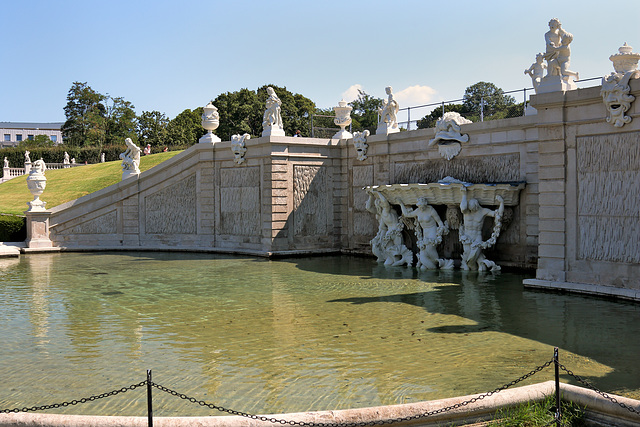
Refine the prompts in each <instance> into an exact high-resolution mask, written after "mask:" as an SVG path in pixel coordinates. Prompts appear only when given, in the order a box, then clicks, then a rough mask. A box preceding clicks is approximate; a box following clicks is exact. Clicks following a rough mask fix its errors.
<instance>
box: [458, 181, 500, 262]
mask: <svg viewBox="0 0 640 427" xmlns="http://www.w3.org/2000/svg"><path fill="white" fill-rule="evenodd" d="M460 190H461V191H462V201H461V202H460V211H461V212H462V216H463V222H462V225H461V226H460V242H461V243H462V246H463V248H464V252H463V254H462V269H463V270H478V271H486V270H487V269H490V270H492V271H496V270H500V266H498V265H497V264H496V263H495V262H493V261H489V260H488V259H487V258H486V257H485V256H484V254H483V253H482V250H483V249H487V248H489V247H491V246H493V245H494V244H495V243H496V240H497V239H498V236H499V235H500V228H501V227H502V213H503V212H504V200H503V199H502V197H500V196H498V195H496V200H497V201H498V202H499V203H500V206H499V207H498V209H497V210H495V211H492V210H491V209H487V208H484V207H482V206H480V203H479V202H478V201H477V200H476V199H471V200H468V201H467V189H466V187H464V186H463V187H461V188H460ZM486 217H493V218H494V226H493V232H492V234H491V237H490V238H489V240H487V241H482V225H483V223H484V219H485V218H486Z"/></svg>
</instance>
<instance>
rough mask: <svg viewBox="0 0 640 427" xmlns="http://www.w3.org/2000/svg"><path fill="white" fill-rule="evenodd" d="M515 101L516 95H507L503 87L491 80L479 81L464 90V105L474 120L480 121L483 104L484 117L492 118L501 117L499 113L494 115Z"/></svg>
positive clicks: (486, 118)
mask: <svg viewBox="0 0 640 427" xmlns="http://www.w3.org/2000/svg"><path fill="white" fill-rule="evenodd" d="M515 102H516V100H515V98H514V97H512V96H510V95H505V94H504V91H503V90H502V89H500V88H499V87H497V86H496V85H494V84H493V83H489V82H478V83H476V84H474V85H471V86H469V87H468V88H467V89H465V91H464V101H463V105H464V106H465V107H466V108H467V110H468V111H469V113H470V114H471V115H472V117H468V118H469V119H470V120H473V121H480V120H479V119H480V112H481V110H480V109H481V104H482V113H483V116H484V119H485V120H491V119H492V118H493V119H495V118H501V117H500V116H499V115H498V116H496V117H493V116H494V115H496V113H499V112H502V111H504V110H506V109H508V108H509V107H510V106H512V105H514V104H515Z"/></svg>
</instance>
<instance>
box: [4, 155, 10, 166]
mask: <svg viewBox="0 0 640 427" xmlns="http://www.w3.org/2000/svg"><path fill="white" fill-rule="evenodd" d="M4 167H5V168H8V167H9V159H7V158H6V157H5V158H4Z"/></svg>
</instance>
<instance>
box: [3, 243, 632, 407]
mask: <svg viewBox="0 0 640 427" xmlns="http://www.w3.org/2000/svg"><path fill="white" fill-rule="evenodd" d="M523 278H526V276H524V275H518V274H510V273H502V274H498V275H492V274H485V275H480V274H477V273H463V272H459V271H455V272H442V271H440V272H418V271H416V270H414V269H406V268H385V267H384V266H379V265H378V264H376V263H375V262H374V261H373V260H371V259H368V258H356V257H346V256H343V257H338V256H336V257H317V258H296V259H284V260H267V259H261V258H251V257H239V256H224V255H211V254H191V253H153V252H140V253H128V252H119V253H64V254H40V255H35V254H34V255H27V256H21V257H20V258H19V259H0V314H1V316H2V317H1V319H3V321H2V323H1V326H0V378H2V383H1V385H0V410H2V409H11V408H16V407H19V408H22V407H30V406H40V405H47V404H53V403H59V402H64V401H70V400H74V399H75V400H77V399H80V398H84V397H89V396H91V395H97V394H100V393H104V392H108V391H111V390H114V389H119V388H121V387H125V386H129V385H131V384H135V383H139V382H141V381H144V380H145V379H146V370H147V369H151V370H152V374H153V381H154V382H156V383H159V384H161V385H163V386H165V387H168V388H170V389H173V390H176V391H178V392H179V393H184V394H186V395H188V396H193V397H194V398H196V399H198V400H204V401H206V402H210V403H214V404H216V405H219V406H223V407H226V408H230V409H233V410H239V411H246V412H251V413H282V412H297V411H306V410H324V409H344V408H356V407H366V406H376V405H389V404H397V403H409V402H416V401H421V400H432V399H440V398H446V397H453V396H459V395H465V394H472V393H481V392H486V391H489V390H493V389H495V388H497V387H500V386H501V385H503V384H505V383H508V382H510V381H512V380H514V379H517V378H519V377H520V376H522V375H524V374H526V373H528V372H529V371H531V370H533V369H534V368H536V367H537V366H539V365H542V364H544V363H545V362H547V361H549V360H550V359H551V358H552V356H553V347H554V346H558V347H559V348H560V362H561V363H563V364H564V365H566V367H567V368H568V369H570V370H572V371H573V372H574V373H576V374H577V375H580V376H581V377H583V378H586V379H588V380H589V381H591V382H592V383H594V384H595V385H596V386H597V387H598V388H600V389H602V390H604V391H607V392H610V393H616V394H621V395H624V396H627V397H633V398H640V364H639V363H638V359H639V355H640V339H639V338H638V337H640V305H638V304H633V303H628V302H615V301H609V300H604V299H598V298H593V297H584V296H578V295H562V294H556V293H547V292H542V291H532V290H526V289H523V286H522V279H523ZM552 378H553V367H549V368H547V369H545V370H544V371H542V372H541V373H538V374H536V375H535V376H534V377H533V378H532V379H530V380H526V381H524V382H522V383H521V384H531V383H534V382H541V381H546V380H549V379H552ZM563 381H566V382H571V383H574V384H575V383H576V382H575V381H573V380H572V379H571V378H569V377H568V376H567V375H563ZM48 412H50V413H68V414H95V415H136V416H144V415H145V414H146V391H145V389H144V387H141V388H138V389H136V390H133V391H128V392H126V393H123V394H120V395H118V396H114V397H109V398H105V399H100V400H97V401H95V402H90V403H84V404H80V405H76V406H72V407H67V408H60V409H54V410H50V411H48ZM154 415H155V416H194V415H221V414H220V413H219V412H215V411H212V410H209V409H206V408H202V407H200V406H198V405H196V404H193V403H189V402H186V401H184V400H181V399H179V398H177V397H174V396H171V395H169V394H167V393H163V392H161V391H159V390H154Z"/></svg>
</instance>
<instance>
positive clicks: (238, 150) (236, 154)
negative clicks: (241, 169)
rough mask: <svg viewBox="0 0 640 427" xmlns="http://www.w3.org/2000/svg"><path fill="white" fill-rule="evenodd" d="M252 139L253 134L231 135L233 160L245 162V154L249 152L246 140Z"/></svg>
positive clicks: (240, 162)
mask: <svg viewBox="0 0 640 427" xmlns="http://www.w3.org/2000/svg"><path fill="white" fill-rule="evenodd" d="M247 139H251V135H249V134H248V133H245V134H244V135H239V134H237V135H233V136H232V137H231V151H232V152H233V161H234V162H236V164H238V165H240V164H242V163H243V162H244V155H245V153H246V152H247V146H246V144H245V141H246V140H247Z"/></svg>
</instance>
